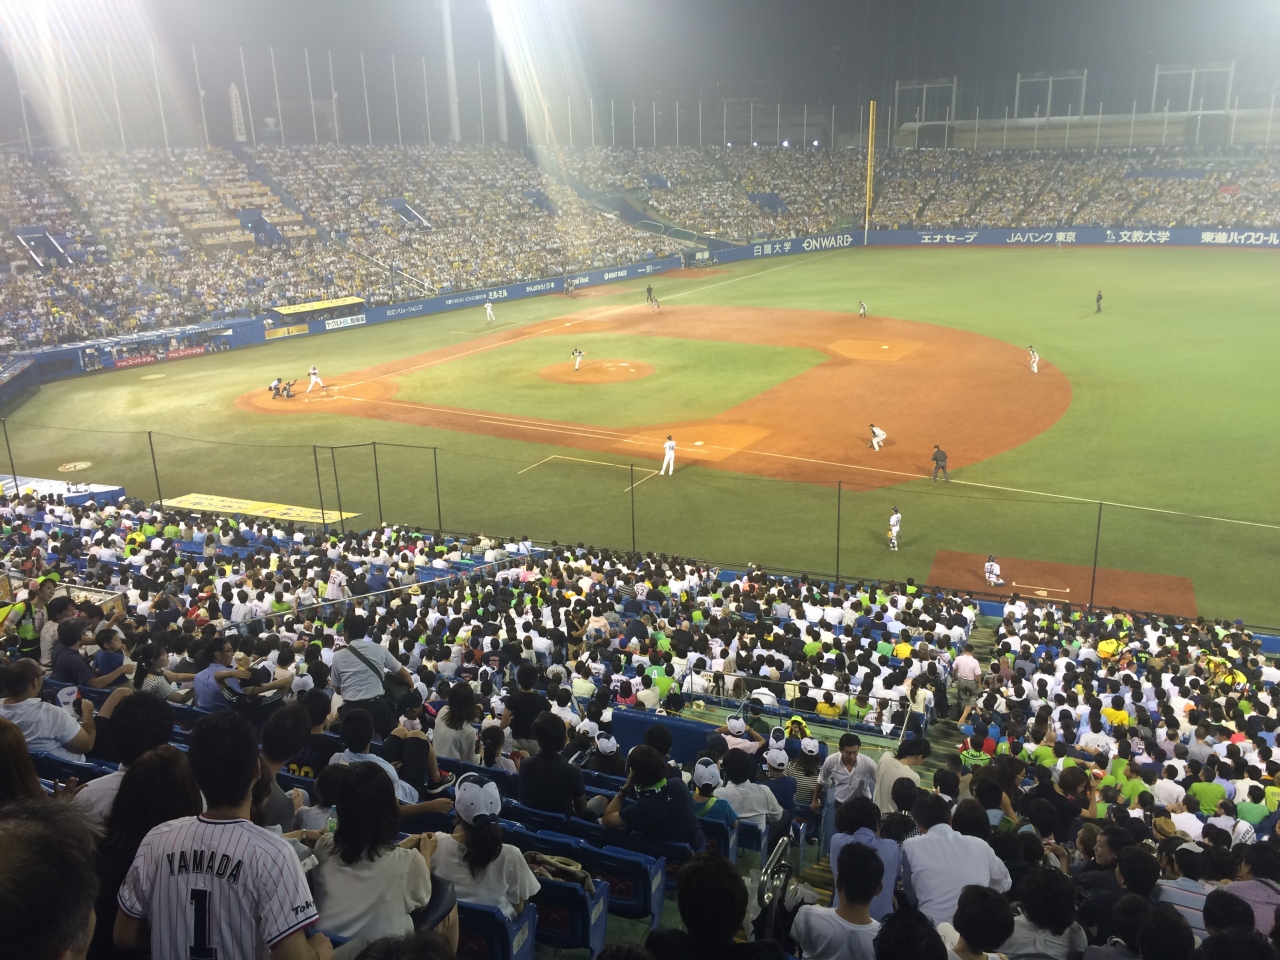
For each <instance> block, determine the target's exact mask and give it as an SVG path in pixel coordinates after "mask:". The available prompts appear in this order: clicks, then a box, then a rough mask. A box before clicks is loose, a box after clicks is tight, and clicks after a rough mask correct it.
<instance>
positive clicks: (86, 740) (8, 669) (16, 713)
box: [0, 659, 130, 763]
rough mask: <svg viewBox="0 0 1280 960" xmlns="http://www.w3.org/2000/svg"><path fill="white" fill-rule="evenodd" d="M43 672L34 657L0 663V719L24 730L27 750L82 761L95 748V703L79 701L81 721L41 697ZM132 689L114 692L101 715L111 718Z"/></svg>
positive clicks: (103, 707)
mask: <svg viewBox="0 0 1280 960" xmlns="http://www.w3.org/2000/svg"><path fill="white" fill-rule="evenodd" d="M43 686H44V674H43V673H41V672H40V664H38V663H36V662H35V661H34V660H25V659H24V660H15V661H14V662H13V663H9V664H6V665H4V666H0V695H3V696H4V699H3V700H2V701H0V718H3V719H5V720H9V721H10V722H12V723H13V724H15V725H16V726H17V728H18V729H19V730H21V731H22V735H23V736H24V737H25V738H26V740H27V749H28V750H30V751H31V752H32V753H49V754H52V755H53V756H55V757H61V758H62V759H63V760H74V761H76V762H77V763H83V762H84V759H85V754H86V753H88V752H89V751H90V750H92V749H93V745H94V742H95V741H96V740H97V736H98V728H97V724H96V723H95V722H94V714H93V704H92V703H91V702H90V701H89V700H81V701H80V722H79V723H77V722H76V719H75V717H73V716H72V715H71V714H70V713H68V712H67V711H66V710H65V709H64V708H62V707H57V706H54V705H53V704H52V703H45V701H43V700H41V699H40V688H41V687H43ZM129 693H130V691H129V690H116V691H113V692H112V694H111V696H109V697H108V698H107V702H106V703H104V704H103V705H102V713H101V715H102V716H104V717H110V716H111V714H112V712H113V711H114V710H115V705H116V704H117V703H119V702H120V700H121V698H123V697H125V696H127V695H128V694H129Z"/></svg>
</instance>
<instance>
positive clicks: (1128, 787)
mask: <svg viewBox="0 0 1280 960" xmlns="http://www.w3.org/2000/svg"><path fill="white" fill-rule="evenodd" d="M1149 791H1150V788H1149V787H1148V786H1147V785H1146V784H1145V783H1144V782H1143V781H1141V780H1126V781H1125V782H1124V784H1123V785H1122V786H1121V787H1120V796H1122V797H1124V798H1125V799H1126V800H1127V801H1129V806H1130V807H1136V806H1137V805H1138V795H1139V794H1141V793H1144V792H1149ZM1223 794H1224V796H1225V794H1226V791H1225V790H1224V791H1223Z"/></svg>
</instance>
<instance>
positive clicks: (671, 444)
mask: <svg viewBox="0 0 1280 960" xmlns="http://www.w3.org/2000/svg"><path fill="white" fill-rule="evenodd" d="M668 468H669V469H668ZM664 473H669V474H671V475H672V476H673V477H674V476H675V474H676V442H675V441H674V440H668V441H667V442H666V443H664V444H663V445H662V469H661V470H659V471H658V476H662V474H664Z"/></svg>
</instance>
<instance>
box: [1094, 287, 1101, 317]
mask: <svg viewBox="0 0 1280 960" xmlns="http://www.w3.org/2000/svg"><path fill="white" fill-rule="evenodd" d="M1093 302H1094V305H1095V306H1096V307H1097V309H1096V310H1094V311H1093V312H1094V313H1101V312H1102V291H1101V290H1099V291H1098V295H1097V296H1096V297H1094V298H1093Z"/></svg>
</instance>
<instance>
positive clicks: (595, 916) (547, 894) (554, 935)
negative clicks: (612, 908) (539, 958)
mask: <svg viewBox="0 0 1280 960" xmlns="http://www.w3.org/2000/svg"><path fill="white" fill-rule="evenodd" d="M538 882H539V883H541V884H542V889H541V890H539V891H538V892H537V893H535V894H534V895H533V903H535V904H537V907H538V932H537V938H538V942H539V943H543V944H546V945H547V946H549V947H552V948H554V949H556V950H573V949H577V948H581V947H586V948H588V949H589V950H590V951H591V957H592V960H594V958H595V957H597V956H599V955H600V951H601V950H603V949H604V941H605V933H606V931H607V929H608V926H609V884H608V883H605V882H597V883H595V885H594V886H595V892H594V893H592V894H590V895H588V894H587V891H586V890H585V889H584V888H583V887H582V886H581V884H577V883H570V882H567V881H564V880H547V879H543V878H541V877H539V878H538Z"/></svg>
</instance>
